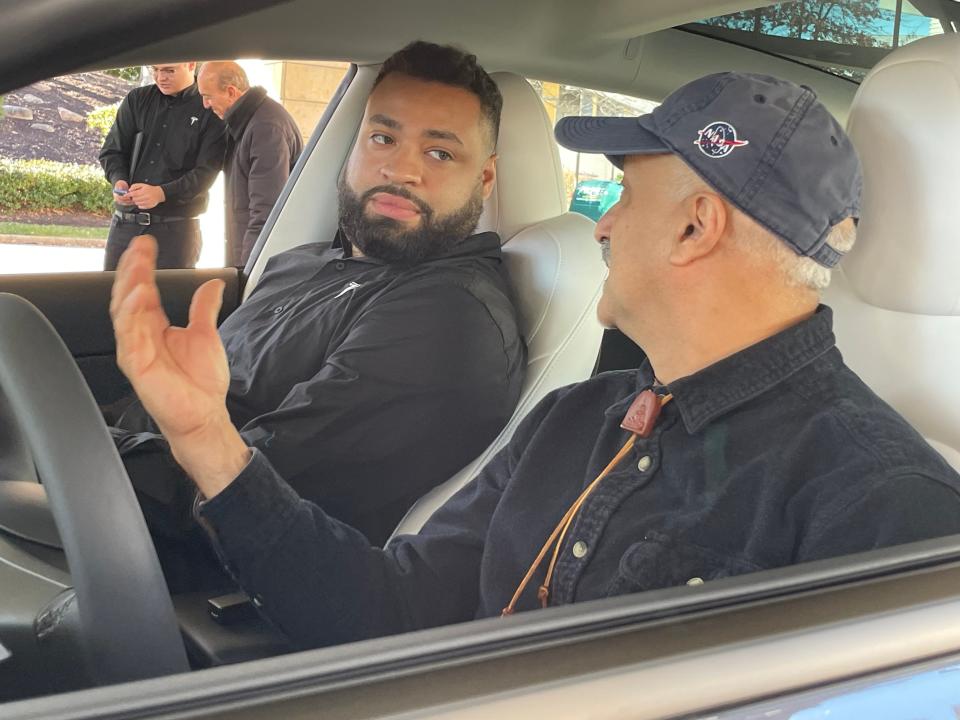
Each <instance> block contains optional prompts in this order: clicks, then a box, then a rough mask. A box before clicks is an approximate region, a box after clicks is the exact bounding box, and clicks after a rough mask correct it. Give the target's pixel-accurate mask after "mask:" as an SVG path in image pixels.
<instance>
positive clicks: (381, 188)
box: [360, 185, 433, 217]
mask: <svg viewBox="0 0 960 720" xmlns="http://www.w3.org/2000/svg"><path fill="white" fill-rule="evenodd" d="M377 193H386V194H388V195H396V196H397V197H402V198H403V199H404V200H409V201H410V202H412V203H413V204H414V205H416V206H417V210H419V211H420V212H421V214H423V215H425V216H428V217H429V216H430V215H432V214H433V208H432V207H430V206H429V205H427V204H426V203H425V202H424V201H423V200H421V199H420V198H418V197H417V196H416V195H414V194H413V193H412V192H410V191H409V190H407V189H406V188H405V187H403V186H402V185H377V186H376V187H372V188H370V189H369V190H366V191H364V193H363V195H361V196H360V203H361V204H362V205H366V204H367V201H368V200H370V198H372V197H373V196H374V195H376V194H377Z"/></svg>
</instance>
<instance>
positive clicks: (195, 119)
mask: <svg viewBox="0 0 960 720" xmlns="http://www.w3.org/2000/svg"><path fill="white" fill-rule="evenodd" d="M199 119H200V118H198V117H194V116H193V115H191V116H190V127H193V124H194V123H195V122H196V121H197V120H199Z"/></svg>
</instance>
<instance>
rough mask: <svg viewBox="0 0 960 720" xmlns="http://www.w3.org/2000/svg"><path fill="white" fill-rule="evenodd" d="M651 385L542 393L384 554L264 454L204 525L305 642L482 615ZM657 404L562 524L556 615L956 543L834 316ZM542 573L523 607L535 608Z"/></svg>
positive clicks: (959, 485) (940, 475)
mask: <svg viewBox="0 0 960 720" xmlns="http://www.w3.org/2000/svg"><path fill="white" fill-rule="evenodd" d="M652 382H653V373H652V371H651V368H650V366H649V365H648V364H644V365H643V366H642V367H641V368H640V369H639V371H624V372H612V373H604V374H602V375H598V376H597V377H594V378H592V379H591V380H588V381H586V382H583V383H580V384H577V385H572V386H569V387H566V388H562V389H560V390H557V391H555V392H553V393H551V394H550V395H549V396H547V397H546V398H545V399H544V400H543V401H542V402H541V403H540V404H539V405H538V406H537V407H536V408H535V409H534V410H533V411H532V412H531V413H530V414H529V415H528V416H527V418H526V419H525V420H524V421H523V423H522V424H521V425H520V427H519V428H518V429H517V431H516V433H515V434H514V435H513V438H512V439H511V441H510V443H509V444H508V445H507V447H506V448H504V449H503V450H502V451H501V452H500V453H499V454H498V455H497V456H496V457H495V458H494V459H493V460H492V461H491V462H490V463H489V464H488V465H487V467H486V468H485V469H484V470H483V471H482V472H481V473H480V475H479V476H478V477H477V478H476V479H475V480H474V481H472V482H471V483H470V484H468V485H467V486H466V487H465V488H464V489H463V490H461V491H460V492H459V493H458V494H457V495H455V496H454V497H453V498H451V500H450V501H448V502H447V503H446V504H445V505H444V506H443V507H441V508H440V509H439V510H438V511H437V512H436V513H434V515H433V516H432V517H431V519H430V520H429V521H428V522H427V524H426V525H425V526H424V528H423V530H422V531H421V532H420V534H419V535H415V536H402V537H399V538H397V539H395V540H394V541H392V542H391V543H390V544H389V545H388V546H387V547H386V549H384V550H378V549H373V548H370V547H369V546H368V545H367V543H366V542H365V541H364V539H363V537H362V536H360V535H359V534H357V533H355V532H353V531H352V530H351V529H349V528H347V527H345V526H344V525H343V524H342V523H339V522H337V521H335V520H333V519H331V518H330V517H328V516H327V515H326V514H325V513H324V511H323V510H321V509H320V508H319V507H317V506H316V505H312V504H310V503H308V502H306V501H304V500H301V499H300V498H298V497H297V496H296V494H294V493H292V492H290V490H289V488H287V486H286V485H285V484H284V483H283V482H282V481H281V479H280V477H279V476H278V475H277V474H276V472H275V471H274V469H273V468H272V467H271V465H270V463H269V461H268V460H267V459H266V458H265V457H264V456H263V455H262V454H261V453H259V452H255V453H254V457H253V459H252V460H251V462H250V463H249V464H248V465H247V467H246V468H245V469H244V470H243V472H242V473H241V474H240V476H239V477H238V478H237V479H236V480H235V481H234V482H233V483H232V484H231V485H229V486H228V487H227V488H226V489H225V490H224V491H223V492H221V493H220V494H219V495H217V496H216V497H214V498H213V499H212V500H210V501H208V502H206V503H203V504H202V506H201V513H202V515H203V517H204V518H205V520H206V524H207V525H208V527H209V528H210V529H211V530H212V532H213V534H214V535H215V537H216V539H217V542H218V544H219V546H220V547H219V549H220V553H221V557H222V559H223V560H224V562H225V564H226V565H227V566H228V567H229V568H230V569H231V570H232V573H233V575H234V576H235V577H236V578H237V579H238V580H239V581H240V582H241V584H242V585H243V587H244V589H245V590H246V591H247V592H248V593H249V594H250V595H251V596H253V597H255V600H256V602H257V604H258V605H259V607H260V608H261V611H262V612H264V613H265V614H266V615H267V616H268V617H269V618H270V619H271V620H273V621H274V622H275V623H276V624H277V625H279V626H280V627H281V628H282V629H283V630H284V631H286V633H287V634H288V635H289V636H290V638H291V639H292V640H294V641H295V642H296V643H297V644H298V645H304V646H308V645H326V644H330V643H336V642H345V641H349V640H356V639H360V638H364V637H373V636H379V635H384V634H389V633H396V632H400V631H404V630H412V629H416V628H424V627H430V626H436V625H442V624H446V623H452V622H461V621H466V620H470V619H472V618H476V617H490V616H495V615H498V614H499V613H500V611H501V609H502V608H503V607H504V606H505V605H507V603H508V602H509V600H510V598H511V596H512V594H513V592H514V590H515V589H516V588H517V586H518V584H519V583H520V581H521V579H522V578H523V576H524V574H525V573H526V572H527V569H528V567H529V566H530V564H531V562H532V561H533V560H534V558H535V557H536V555H537V553H538V551H539V550H540V548H541V546H542V545H543V544H544V542H545V541H546V539H547V538H548V537H549V535H550V533H551V531H552V530H553V528H554V527H555V526H556V524H557V523H558V522H559V520H560V519H561V517H562V516H563V515H564V513H565V512H566V511H567V509H568V508H569V507H570V506H571V505H572V503H573V502H574V501H575V500H576V498H577V497H578V495H579V494H580V493H581V492H582V491H583V489H584V488H585V487H586V486H587V485H588V484H589V483H590V482H591V481H592V480H593V479H594V478H595V477H596V476H597V475H598V474H599V473H600V471H601V470H602V469H603V467H604V466H605V465H606V464H607V463H608V462H609V461H610V460H611V458H613V457H614V455H615V454H616V453H617V451H618V450H619V449H620V447H621V446H622V445H623V444H624V442H625V441H626V440H627V439H628V437H629V436H630V433H628V432H627V431H625V430H622V429H621V428H620V422H621V420H622V419H623V417H624V415H625V414H626V412H627V409H628V408H629V406H630V404H631V403H632V402H633V400H634V399H635V398H636V396H637V394H638V393H639V392H641V391H643V390H645V389H647V388H650V387H651V384H652ZM667 391H669V392H670V393H672V394H673V401H672V402H670V403H669V404H667V405H666V406H665V407H664V408H663V412H662V414H661V415H660V418H659V420H658V422H657V423H656V425H655V426H654V430H653V432H652V434H651V435H650V436H649V437H648V438H646V439H638V440H637V441H636V443H635V445H634V446H633V448H632V450H631V451H630V452H629V454H628V455H627V456H626V457H625V458H624V459H623V460H622V461H621V462H620V464H619V465H618V466H617V468H616V469H615V470H614V471H613V472H612V473H611V474H610V475H608V476H607V477H606V478H605V479H604V480H603V481H602V482H601V484H600V485H599V486H598V488H597V489H596V490H595V492H594V493H593V494H592V495H590V496H589V498H588V499H587V500H586V502H585V503H584V505H583V506H582V508H581V510H580V512H579V514H578V515H577V516H576V519H575V521H574V522H573V524H572V526H571V527H570V530H569V532H568V533H567V535H566V538H565V540H564V543H563V546H562V547H561V551H560V555H559V561H558V563H557V566H556V570H555V573H554V576H553V581H552V584H551V588H550V590H551V593H550V602H551V604H566V603H573V602H579V601H583V600H591V599H595V598H602V597H608V596H612V595H618V594H623V593H632V592H639V591H644V590H653V589H656V588H664V587H671V586H677V585H679V586H682V585H684V584H685V583H688V582H690V581H693V582H694V583H698V582H699V581H701V580H702V581H704V582H707V583H709V582H710V581H712V580H714V579H717V578H722V577H726V576H731V575H738V574H742V573H748V572H753V571H756V570H763V569H767V568H775V567H780V566H784V565H790V564H792V563H798V562H803V561H808V560H815V559H819V558H826V557H831V556H837V555H843V554H846V553H855V552H861V551H865V550H870V549H873V548H878V547H884V546H890V545H896V544H899V543H905V542H911V541H914V540H921V539H926V538H932V537H938V536H942V535H947V534H954V533H958V532H960V477H958V476H957V474H956V472H954V470H953V469H951V467H950V466H949V465H948V464H947V463H946V462H945V461H944V460H943V459H942V458H941V457H940V456H939V455H938V454H937V453H936V452H935V451H934V450H933V449H932V448H931V447H930V446H929V445H928V444H927V443H926V442H925V441H924V439H923V438H922V437H921V436H920V435H918V434H917V432H916V431H914V430H913V428H911V427H910V426H909V425H908V424H907V423H906V422H905V421H904V420H903V418H901V417H900V416H899V415H898V414H897V413H896V412H895V411H894V410H893V409H892V408H890V407H889V406H888V405H887V404H886V403H884V402H883V401H882V400H880V398H878V397H877V396H876V395H874V394H873V393H872V392H871V391H870V390H869V389H868V388H867V387H866V386H865V385H864V384H863V382H862V381H861V380H860V379H859V378H858V377H857V376H856V375H855V374H854V373H853V372H851V371H850V369H849V368H847V367H846V366H845V365H844V364H843V360H842V358H841V356H840V353H839V351H838V350H837V349H836V348H835V347H834V337H833V333H832V331H831V313H830V310H829V308H826V307H821V308H820V310H819V312H817V313H816V314H815V315H814V316H813V317H811V318H810V319H808V320H805V321H803V322H801V323H799V324H798V325H795V326H794V327H791V328H789V329H787V330H785V331H783V332H781V333H779V334H777V335H775V336H773V337H770V338H768V339H766V340H764V341H762V342H760V343H758V344H757V345H754V346H752V347H750V348H747V349H745V350H743V351H741V352H739V353H736V354H735V355H733V356H731V357H729V358H726V359H724V360H721V361H720V362H718V363H716V364H714V365H712V366H710V367H707V368H705V369H704V370H701V371H700V372H697V373H695V374H694V375H691V376H689V377H686V378H682V379H680V380H677V381H676V382H673V383H671V384H670V385H669V386H668V387H667V388H665V389H664V390H663V392H667ZM411 421H413V418H411ZM385 482H389V481H388V480H386V479H385ZM545 571H546V563H544V564H543V565H542V566H541V568H540V570H539V572H538V573H537V574H536V575H535V576H534V578H533V582H531V583H530V585H529V586H528V587H527V590H526V592H525V593H524V594H523V595H522V596H521V599H520V602H519V605H518V609H519V610H528V609H532V608H536V607H539V603H538V600H537V588H538V586H539V585H540V584H541V583H542V581H543V579H544V576H545Z"/></svg>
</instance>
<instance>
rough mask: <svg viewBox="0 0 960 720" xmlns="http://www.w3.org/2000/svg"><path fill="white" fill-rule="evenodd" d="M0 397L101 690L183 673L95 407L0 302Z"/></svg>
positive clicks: (37, 318) (173, 624)
mask: <svg viewBox="0 0 960 720" xmlns="http://www.w3.org/2000/svg"><path fill="white" fill-rule="evenodd" d="M0 328H3V333H2V335H0V389H2V393H3V395H4V396H5V397H6V400H7V403H8V405H9V411H10V414H11V416H12V420H13V421H14V422H16V424H17V425H19V427H20V429H21V430H22V433H23V437H24V438H25V439H26V444H27V445H28V446H29V448H30V450H31V453H32V455H33V458H34V462H35V463H36V467H37V470H38V473H39V476H40V477H41V478H42V479H43V485H44V488H45V489H46V492H47V498H48V501H49V504H50V508H51V510H52V512H53V517H54V520H55V521H56V524H57V528H58V530H59V533H60V538H61V540H62V542H63V547H64V551H65V552H66V555H67V562H68V564H69V566H70V575H71V579H72V582H73V586H74V589H75V592H76V595H77V609H78V612H79V622H80V638H79V641H80V644H81V646H82V648H83V652H84V655H85V658H86V660H87V662H88V665H89V671H90V673H91V675H92V676H93V677H94V679H95V680H96V681H97V682H99V683H103V684H107V683H115V682H123V681H127V680H138V679H143V678H150V677H158V676H161V675H169V674H172V673H177V672H186V671H187V670H189V665H188V663H187V656H186V652H185V650H184V647H183V641H182V639H181V637H180V631H179V629H178V626H177V620H176V616H175V615H174V611H173V604H172V603H171V601H170V594H169V593H168V592H167V586H166V583H165V582H164V579H163V573H162V572H161V570H160V563H159V561H158V560H157V555H156V552H155V550H154V547H153V542H152V541H151V539H150V533H149V532H148V531H147V526H146V523H145V522H144V519H143V514H142V513H141V512H140V505H139V503H138V502H137V499H136V496H135V495H134V492H133V488H132V486H131V485H130V480H129V478H128V477H127V473H126V471H125V470H124V467H123V463H122V462H121V461H120V456H119V455H118V454H117V450H116V448H115V446H114V444H113V441H112V440H111V439H110V434H109V432H108V431H107V427H106V424H105V423H104V421H103V418H102V416H101V415H100V411H99V410H98V408H97V404H96V402H95V401H94V399H93V395H92V394H91V393H90V389H89V388H88V387H87V384H86V381H84V379H83V376H82V375H81V374H80V370H79V369H78V368H77V365H76V363H75V362H74V361H73V358H72V357H71V355H70V352H69V351H68V350H67V348H66V346H65V345H64V344H63V341H62V340H61V339H60V336H59V335H58V334H57V332H56V330H54V329H53V326H52V325H50V323H49V322H48V321H47V319H46V318H45V317H44V316H43V315H42V314H41V313H40V311H39V310H37V309H36V308H35V307H34V306H33V305H31V304H30V303H29V302H27V301H26V300H24V299H23V298H20V297H18V296H16V295H10V294H7V293H0Z"/></svg>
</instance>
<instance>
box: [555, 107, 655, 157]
mask: <svg viewBox="0 0 960 720" xmlns="http://www.w3.org/2000/svg"><path fill="white" fill-rule="evenodd" d="M645 117H647V116H645V115H644V116H642V117H640V118H636V117H591V116H575V117H565V118H563V119H562V120H560V122H558V123H557V127H556V128H555V129H554V135H555V136H556V138H557V142H558V143H560V144H561V145H562V146H563V147H565V148H567V149H568V150H574V151H576V152H586V153H602V154H603V155H606V156H607V158H608V159H609V160H610V162H612V163H613V164H614V165H616V166H617V167H618V168H620V169H621V170H622V169H623V157H624V156H625V155H655V154H658V153H669V152H673V150H671V149H670V148H669V147H668V146H667V145H665V144H664V143H663V141H662V140H660V138H659V137H658V136H657V135H655V134H654V133H652V132H650V131H649V130H647V129H646V128H644V127H643V126H642V125H641V124H640V122H641V121H642V120H643V118H645Z"/></svg>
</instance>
